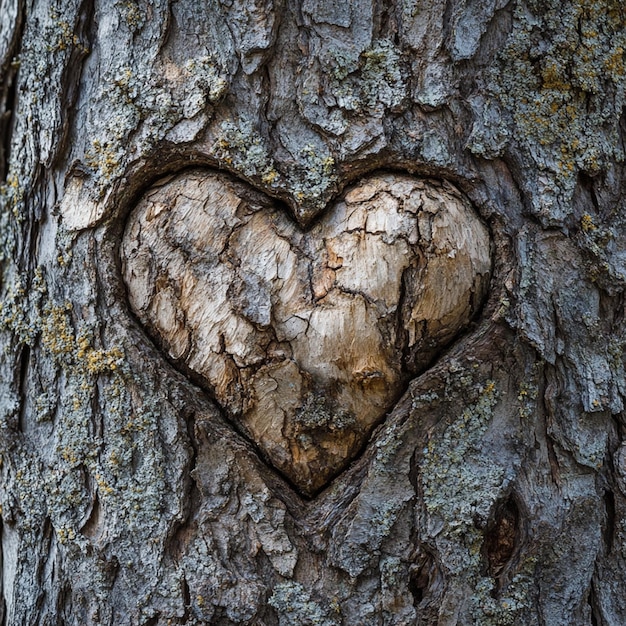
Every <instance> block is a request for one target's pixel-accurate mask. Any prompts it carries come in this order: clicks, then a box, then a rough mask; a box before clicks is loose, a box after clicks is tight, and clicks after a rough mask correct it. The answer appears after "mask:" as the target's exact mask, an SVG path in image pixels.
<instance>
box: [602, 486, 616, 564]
mask: <svg viewBox="0 0 626 626" xmlns="http://www.w3.org/2000/svg"><path fill="white" fill-rule="evenodd" d="M604 508H605V511H606V525H605V527H604V543H605V545H606V551H607V554H608V553H610V552H612V550H613V541H614V538H615V495H614V494H613V492H612V491H611V490H610V489H607V490H606V491H605V492H604Z"/></svg>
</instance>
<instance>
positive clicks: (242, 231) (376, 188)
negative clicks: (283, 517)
mask: <svg viewBox="0 0 626 626" xmlns="http://www.w3.org/2000/svg"><path fill="white" fill-rule="evenodd" d="M121 257H122V267H123V277H124V280H125V282H126V285H127V288H128V297H129V301H130V305H131V308H132V310H133V311H134V313H135V314H136V315H137V317H138V318H139V320H140V321H141V322H142V323H143V324H144V326H145V327H146V329H147V330H148V332H149V334H150V335H151V336H152V337H153V338H155V339H156V340H157V341H158V343H160V344H161V345H162V346H163V348H164V349H165V350H166V351H167V352H168V354H169V356H170V357H171V358H172V359H174V360H175V361H177V362H178V363H180V364H181V365H183V366H184V367H185V369H186V370H187V371H188V372H191V373H193V374H194V375H195V377H196V379H199V380H200V381H201V382H202V383H203V384H204V386H205V387H206V388H208V389H209V390H210V392H211V393H212V394H213V396H214V397H215V399H216V400H217V401H218V402H219V404H220V405H221V406H222V407H223V408H224V409H225V410H226V412H227V414H228V415H229V416H230V419H231V420H233V421H234V422H235V424H236V425H237V426H238V427H239V429H240V430H242V431H243V432H244V433H245V434H246V435H247V436H248V437H249V438H250V439H252V440H253V441H254V442H255V443H256V444H257V446H258V447H259V449H260V450H261V452H262V454H263V455H264V456H265V457H266V458H267V459H268V460H269V461H270V462H271V463H272V464H273V465H274V466H275V467H276V468H278V469H279V470H280V471H281V472H282V473H283V474H284V475H285V476H286V477H287V478H288V479H289V480H290V481H291V482H292V483H293V484H294V485H295V486H296V487H297V488H298V489H300V491H301V492H303V493H304V494H307V495H311V494H313V493H315V492H316V491H317V490H319V489H320V488H321V487H323V486H324V485H325V484H327V482H328V481H329V480H330V479H331V478H332V477H334V476H335V475H336V474H337V473H338V472H339V471H341V470H342V469H343V468H344V467H345V466H346V465H347V463H349V461H350V460H351V459H352V458H353V457H354V456H355V455H356V454H357V453H358V451H359V450H360V449H361V448H362V447H363V445H364V443H365V441H366V440H367V438H368V437H369V435H370V434H371V432H372V430H373V428H374V427H375V426H376V425H377V424H378V423H379V422H380V421H381V419H382V418H383V417H384V415H385V413H386V412H387V411H388V410H389V409H390V408H391V407H392V406H393V404H394V403H395V402H396V401H397V399H398V398H399V396H400V395H401V394H402V393H403V391H404V389H405V388H406V384H407V382H408V380H409V379H410V378H411V377H412V376H414V375H415V374H417V373H419V372H420V371H423V370H424V369H425V368H426V367H427V366H428V365H429V364H430V363H431V362H432V359H433V358H434V356H436V354H437V353H438V352H439V351H440V350H441V349H442V348H443V347H444V346H445V345H447V344H448V343H449V342H450V341H451V340H452V339H453V338H454V337H455V336H456V335H457V334H458V333H459V332H460V331H461V330H462V329H464V328H465V327H467V325H468V323H469V322H470V320H471V318H472V315H473V314H474V313H475V312H476V310H477V309H478V307H479V306H480V304H481V302H482V300H483V299H484V297H485V294H486V292H487V286H488V280H489V275H490V270H491V243H490V236H489V232H488V230H487V228H486V227H485V225H484V224H483V223H482V222H481V220H480V219H479V217H478V216H477V214H476V213H475V212H474V210H473V209H472V207H471V205H470V204H469V202H468V201H467V199H465V198H464V196H463V195H462V194H461V193H460V192H459V191H458V190H457V189H456V188H454V187H453V186H452V185H451V184H450V183H448V182H445V181H443V182H442V181H435V180H425V179H418V178H415V177H411V176H408V175H404V174H374V175H370V176H368V177H367V178H365V179H363V180H362V181H361V182H360V183H359V184H357V185H356V186H354V187H352V188H350V189H349V190H348V191H347V192H346V193H345V194H344V195H343V197H342V199H341V200H340V201H338V202H336V203H335V206H334V207H332V209H331V210H330V211H328V212H327V213H326V214H324V215H323V216H322V217H321V219H319V220H318V221H317V222H316V223H315V224H314V225H313V226H312V227H311V228H310V229H309V230H308V231H303V230H302V229H301V228H300V227H299V226H298V225H297V224H295V223H294V222H293V221H292V220H291V219H290V218H289V216H288V215H287V214H286V213H285V212H283V211H282V210H280V209H279V208H277V207H276V206H274V205H273V204H272V202H271V200H270V199H269V198H267V197H265V196H264V195H262V194H260V193H258V192H256V191H254V190H252V189H251V188H250V187H249V186H247V185H245V184H243V183H241V182H238V181H236V180H234V179H232V178H231V177H229V176H227V175H225V174H223V173H220V172H215V171H211V170H194V171H186V172H184V173H181V174H178V175H176V176H173V177H170V178H168V179H165V180H164V181H161V182H160V183H158V184H157V185H155V186H154V187H153V188H151V189H150V190H148V191H147V192H146V193H145V194H144V196H143V197H142V198H141V200H140V201H139V203H138V204H137V206H136V208H135V209H134V210H133V211H132V213H131V215H130V218H129V222H128V224H127V227H126V231H125V233H124V237H123V241H122V245H121Z"/></svg>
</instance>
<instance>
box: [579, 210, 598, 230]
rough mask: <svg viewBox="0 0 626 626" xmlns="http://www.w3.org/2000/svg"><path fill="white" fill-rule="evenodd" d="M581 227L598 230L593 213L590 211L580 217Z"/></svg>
mask: <svg viewBox="0 0 626 626" xmlns="http://www.w3.org/2000/svg"><path fill="white" fill-rule="evenodd" d="M580 227H581V228H582V229H583V230H584V231H585V232H586V233H588V232H590V231H592V230H597V228H598V227H597V226H596V225H595V224H594V223H593V218H592V217H591V215H589V213H585V214H584V215H583V216H582V217H581V218H580Z"/></svg>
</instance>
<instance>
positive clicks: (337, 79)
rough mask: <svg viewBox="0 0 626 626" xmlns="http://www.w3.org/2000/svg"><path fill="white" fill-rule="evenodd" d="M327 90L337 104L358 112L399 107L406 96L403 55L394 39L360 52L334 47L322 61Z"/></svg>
mask: <svg viewBox="0 0 626 626" xmlns="http://www.w3.org/2000/svg"><path fill="white" fill-rule="evenodd" d="M322 63H323V67H324V70H325V74H326V76H327V77H328V78H327V80H328V85H327V87H326V91H327V92H328V94H329V95H331V96H332V97H334V98H335V100H336V102H337V106H338V107H339V108H340V109H343V110H345V111H353V112H356V113H366V112H370V113H372V112H377V113H379V114H380V113H382V112H383V111H384V110H385V109H390V110H398V109H400V108H401V107H402V105H403V103H404V101H405V98H406V95H407V94H406V89H407V83H406V80H405V77H404V75H403V67H402V57H401V54H400V51H399V49H398V48H397V47H396V46H395V45H394V44H393V42H391V41H389V40H386V39H383V40H380V41H377V42H375V43H374V44H373V45H372V46H371V47H370V48H368V49H367V50H364V51H362V52H361V53H360V54H358V53H356V52H355V51H353V50H351V49H331V50H330V51H329V53H328V54H327V55H326V57H325V58H324V59H323V61H322Z"/></svg>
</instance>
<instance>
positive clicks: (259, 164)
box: [213, 119, 281, 186]
mask: <svg viewBox="0 0 626 626" xmlns="http://www.w3.org/2000/svg"><path fill="white" fill-rule="evenodd" d="M213 152H214V154H215V156H216V157H217V158H218V159H219V160H220V161H222V162H223V163H225V164H226V165H227V166H228V167H229V168H232V169H234V170H236V171H238V172H240V173H241V174H242V175H243V176H246V177H247V178H260V179H261V181H262V182H263V183H265V184H267V185H270V186H275V185H276V184H277V183H279V182H280V178H281V176H280V174H279V173H278V171H277V170H276V167H275V163H274V160H273V159H272V157H271V156H270V151H269V147H268V145H267V143H266V141H265V139H264V138H263V137H262V136H261V134H260V133H259V132H257V131H256V130H255V128H254V126H253V124H252V122H250V121H249V120H246V119H242V120H228V121H225V122H222V124H221V125H220V132H219V139H218V140H217V141H216V142H215V143H214V144H213Z"/></svg>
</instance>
